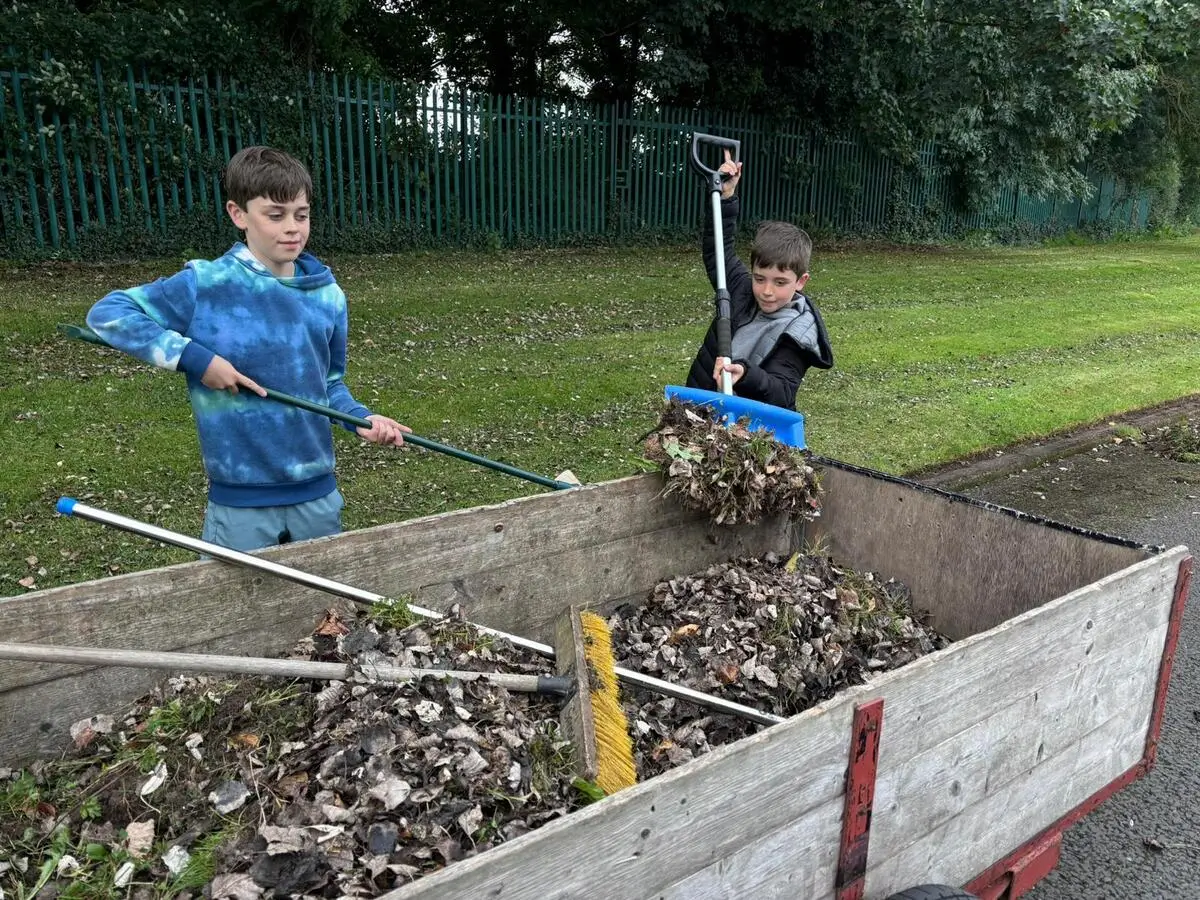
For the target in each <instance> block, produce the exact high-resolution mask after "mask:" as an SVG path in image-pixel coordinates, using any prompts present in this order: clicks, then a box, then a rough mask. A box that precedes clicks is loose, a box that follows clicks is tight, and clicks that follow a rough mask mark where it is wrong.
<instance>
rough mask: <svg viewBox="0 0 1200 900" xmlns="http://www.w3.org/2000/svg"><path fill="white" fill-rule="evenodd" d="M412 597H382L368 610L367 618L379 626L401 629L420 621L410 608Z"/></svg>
mask: <svg viewBox="0 0 1200 900" xmlns="http://www.w3.org/2000/svg"><path fill="white" fill-rule="evenodd" d="M411 599H412V598H410V597H382V598H380V599H379V600H376V601H375V602H374V603H372V604H371V608H370V609H369V610H367V620H368V621H369V622H371V623H372V624H374V625H375V626H377V627H378V628H385V629H390V630H392V631H400V630H402V629H404V628H407V627H408V626H409V625H415V624H416V623H417V621H418V619H417V617H416V616H415V615H413V612H412V610H410V609H409V608H408V604H409V601H410V600H411Z"/></svg>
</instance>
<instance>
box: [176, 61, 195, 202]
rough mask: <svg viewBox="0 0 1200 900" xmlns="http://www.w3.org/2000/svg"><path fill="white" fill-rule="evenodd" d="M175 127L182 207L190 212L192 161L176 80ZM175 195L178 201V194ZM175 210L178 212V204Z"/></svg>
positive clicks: (181, 98)
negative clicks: (181, 183) (181, 176)
mask: <svg viewBox="0 0 1200 900" xmlns="http://www.w3.org/2000/svg"><path fill="white" fill-rule="evenodd" d="M175 127H176V128H177V129H178V130H179V161H180V164H181V165H182V166H183V205H184V209H186V210H187V211H188V212H191V211H192V207H193V206H194V205H195V199H194V198H193V197H192V161H191V159H190V158H189V156H190V154H189V152H188V141H187V137H186V134H187V131H186V127H185V126H184V123H183V97H182V95H181V92H180V84H179V81H178V80H176V82H175ZM175 197H176V200H177V201H178V194H176V195H175ZM175 211H176V212H179V207H178V206H176V208H175Z"/></svg>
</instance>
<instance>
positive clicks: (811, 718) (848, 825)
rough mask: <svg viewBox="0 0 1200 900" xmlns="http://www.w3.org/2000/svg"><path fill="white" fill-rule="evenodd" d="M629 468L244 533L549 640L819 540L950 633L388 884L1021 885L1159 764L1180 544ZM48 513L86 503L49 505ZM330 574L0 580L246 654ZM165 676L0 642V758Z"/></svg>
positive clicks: (228, 571)
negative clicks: (517, 833) (27, 656)
mask: <svg viewBox="0 0 1200 900" xmlns="http://www.w3.org/2000/svg"><path fill="white" fill-rule="evenodd" d="M660 487H661V482H660V480H659V479H658V477H657V476H651V475H646V476H637V477H632V478H626V479H621V480H618V481H612V482H607V483H603V484H597V485H589V486H585V487H581V488H578V489H574V490H569V491H561V492H556V493H553V494H545V495H540V496H532V497H527V498H522V499H519V500H513V501H510V502H507V503H503V504H499V505H495V506H486V507H477V508H474V509H468V510H461V511H457V512H450V513H445V514H442V515H437V516H431V517H427V518H422V519H416V520H412V521H408V522H401V523H396V524H391V525H384V526H380V527H377V528H371V529H367V530H363V531H357V532H353V533H349V534H345V535H342V536H339V537H336V538H328V539H323V540H320V541H313V542H308V543H304V544H297V545H289V546H284V547H280V548H274V549H272V550H270V551H263V552H262V553H261V554H259V555H261V556H263V557H264V558H268V559H272V560H275V561H278V562H281V563H284V564H286V565H289V566H294V567H296V568H299V569H303V570H305V571H308V572H313V573H316V574H319V575H324V576H326V577H328V578H331V579H335V580H337V581H340V582H345V583H348V584H352V585H356V586H359V587H362V588H365V589H368V590H370V591H375V592H378V593H381V594H385V595H389V596H396V595H401V594H410V595H412V596H413V597H414V602H416V603H417V604H419V605H421V606H424V607H432V608H434V609H446V608H448V607H449V606H450V604H452V603H456V602H457V603H461V604H463V605H464V606H465V607H466V609H467V610H468V611H469V615H470V618H471V619H472V620H473V621H477V622H480V623H482V624H487V625H491V626H493V627H497V628H500V629H502V630H505V631H508V632H512V633H516V634H521V635H524V636H526V637H531V638H535V639H539V640H543V641H546V640H552V628H553V622H554V619H555V617H556V616H557V615H558V614H559V613H560V611H561V610H562V609H563V608H564V606H565V605H566V604H567V603H575V604H582V605H590V606H592V607H594V608H597V609H600V610H606V609H611V608H612V607H613V606H614V605H615V604H618V603H621V602H624V601H628V600H631V599H633V600H642V599H644V597H645V596H646V594H647V593H648V591H649V590H650V589H651V588H652V587H653V586H654V585H655V583H657V582H658V581H660V580H662V579H663V578H665V577H668V576H672V575H677V574H681V573H688V572H694V571H697V570H699V569H701V568H703V567H705V566H707V565H709V564H711V563H714V562H719V561H725V560H727V559H730V558H731V557H734V556H738V555H761V554H763V553H765V552H767V551H771V550H774V551H777V552H781V553H787V552H789V551H790V550H792V549H794V548H797V547H799V546H800V545H801V544H802V543H803V542H809V541H823V542H824V545H825V546H826V547H827V548H828V551H829V553H830V554H831V555H833V556H834V557H835V558H836V559H837V560H839V561H841V562H842V563H844V564H847V565H850V566H853V567H855V568H859V569H867V570H872V571H875V572H878V573H880V574H882V575H884V576H885V577H894V578H896V579H898V580H900V581H903V582H905V583H906V584H907V585H908V586H909V587H910V588H911V590H912V594H913V597H914V599H915V602H916V604H917V605H918V607H920V608H922V609H923V610H925V611H927V612H928V613H930V614H931V615H932V616H933V618H934V620H935V622H936V624H937V625H938V627H939V628H940V629H941V630H943V631H944V632H946V633H947V634H949V635H950V636H951V637H952V638H953V639H954V643H953V644H951V645H950V646H949V647H948V648H946V649H945V650H942V651H940V652H938V653H935V654H933V655H931V656H928V657H925V658H922V659H920V660H918V661H916V662H914V663H912V664H910V665H908V666H906V667H904V668H902V669H899V670H897V671H894V672H890V673H887V674H884V675H882V676H880V677H878V678H877V679H875V680H874V681H872V682H871V683H870V684H868V685H864V686H861V687H857V688H853V689H851V690H849V691H847V692H845V693H844V694H842V695H839V696H838V697H836V698H834V699H832V700H830V701H828V702H826V703H824V704H822V705H820V706H819V707H816V708H814V709H811V710H809V711H807V712H805V713H804V714H802V715H799V716H796V717H794V718H792V719H789V720H788V721H786V722H784V723H783V724H779V725H775V726H773V727H770V728H767V729H765V730H763V731H761V732H760V733H758V734H756V735H754V736H752V737H749V738H746V739H744V740H742V741H739V742H738V743H735V744H731V745H728V746H725V747H722V748H720V749H718V750H716V751H714V752H712V753H710V754H708V755H706V756H703V757H701V758H699V759H696V760H695V761H693V762H690V763H688V764H687V765H684V766H682V767H680V768H678V769H675V770H673V771H671V772H669V773H667V774H664V775H661V776H658V777H656V778H653V779H651V780H649V781H647V782H644V783H642V784H639V785H637V786H636V787H634V788H631V789H628V790H626V791H623V792H621V793H619V794H617V795H615V796H612V797H609V798H607V799H606V800H604V801H602V802H600V803H597V804H594V805H592V806H589V807H587V808H585V809H583V810H580V811H578V812H576V813H573V814H571V815H570V816H568V817H566V818H564V819H561V820H558V821H555V822H552V823H550V824H548V825H546V826H544V827H543V828H540V829H538V830H537V831H534V832H532V833H530V834H527V835H525V836H523V837H521V838H519V839H516V840H513V841H511V842H510V843H508V844H505V845H504V846H501V847H499V848H496V849H493V850H490V851H488V852H486V853H483V854H480V855H479V856H477V857H473V858H471V859H468V860H465V861H462V862H459V863H456V864H454V865H452V866H450V867H448V868H447V869H445V870H443V871H441V872H439V873H437V874H435V875H431V876H428V877H425V878H423V879H420V880H418V881H416V882H414V883H412V884H410V885H408V886H406V887H404V888H402V889H399V890H396V891H393V892H392V893H390V894H388V895H387V896H388V897H389V898H393V900H401V898H405V900H410V898H438V900H450V898H463V900H468V898H469V900H476V898H486V897H498V898H503V900H516V898H531V900H551V898H581V897H593V896H604V897H605V898H606V900H619V898H629V900H646V898H652V897H653V898H679V900H699V898H745V897H754V898H768V897H780V898H784V897H786V898H796V900H822V898H829V897H833V898H838V900H845V898H858V897H869V898H885V897H888V896H889V895H891V894H892V893H894V892H897V891H900V890H902V889H905V888H909V887H911V886H913V885H917V884H922V883H928V882H938V883H943V884H950V885H963V886H966V888H967V889H968V890H970V891H971V892H972V893H974V894H976V895H978V896H980V897H983V898H989V900H991V898H997V897H1016V896H1019V895H1020V894H1021V893H1022V892H1023V891H1025V890H1026V889H1028V887H1029V886H1030V885H1031V884H1032V883H1034V882H1035V881H1037V880H1038V879H1039V878H1040V877H1041V876H1043V875H1044V874H1046V872H1048V871H1049V870H1050V868H1052V867H1053V865H1054V863H1055V861H1056V860H1057V856H1058V848H1059V841H1060V837H1061V834H1062V832H1063V830H1064V829H1065V828H1066V827H1068V826H1069V825H1070V824H1071V823H1073V822H1074V821H1076V820H1077V819H1078V818H1079V817H1081V816H1083V815H1085V814H1086V813H1087V811H1088V810H1090V809H1091V808H1093V807H1094V806H1095V805H1096V804H1098V803H1099V802H1101V801H1102V800H1103V799H1104V798H1105V797H1106V796H1107V795H1109V794H1111V793H1113V792H1114V791H1116V790H1118V789H1120V788H1121V787H1122V786H1124V785H1125V784H1127V783H1129V782H1130V781H1132V780H1133V779H1135V778H1137V777H1139V776H1140V775H1142V774H1144V773H1145V772H1146V771H1147V769H1148V768H1149V767H1150V766H1151V765H1153V763H1154V758H1155V750H1156V745H1157V739H1158V734H1159V728H1160V724H1161V721H1162V715H1163V708H1164V704H1165V700H1166V691H1167V683H1168V679H1169V677H1170V671H1171V660H1172V656H1173V653H1174V649H1175V643H1176V638H1177V635H1178V633H1179V625H1180V619H1181V616H1182V612H1183V604H1184V600H1185V597H1186V595H1187V588H1188V580H1189V577H1190V571H1191V556H1190V553H1189V551H1188V549H1187V548H1186V547H1182V546H1180V547H1174V548H1170V549H1164V548H1158V547H1147V546H1142V545H1139V544H1135V543H1133V542H1130V541H1125V540H1121V539H1118V538H1113V537H1109V536H1104V535H1099V534H1094V533H1089V532H1087V531H1084V530H1082V529H1077V528H1072V527H1068V526H1063V525H1060V524H1056V523H1052V522H1048V521H1045V520H1041V519H1038V518H1035V517H1032V516H1029V515H1025V514H1023V513H1020V512H1016V511H1013V510H1007V509H1003V508H999V507H996V506H992V505H989V504H985V503H981V502H977V501H974V500H971V499H968V498H966V497H963V496H960V495H957V494H952V493H947V492H944V491H939V490H935V489H931V488H927V487H924V486H921V485H919V484H916V483H913V482H908V481H905V480H902V479H898V478H893V477H890V476H886V475H882V474H880V473H877V472H872V471H869V470H863V469H857V468H854V467H851V466H846V465H843V464H840V463H836V462H830V463H829V464H828V465H827V466H826V467H825V487H826V496H825V505H824V510H823V513H822V515H821V517H820V518H819V519H818V520H816V521H815V522H812V523H808V524H805V525H803V526H793V525H789V524H788V523H786V522H783V521H771V522H767V523H765V524H760V525H757V526H752V527H738V528H733V529H730V528H722V527H716V526H713V525H711V523H709V522H707V521H705V520H703V519H701V518H700V517H697V516H696V515H694V514H691V513H688V512H686V511H684V510H682V509H681V508H679V507H678V506H677V505H675V504H674V503H673V502H670V501H665V500H663V499H662V498H661V497H660V496H659V492H660ZM63 527H64V528H76V529H89V528H98V527H101V526H99V525H95V524H90V523H78V524H71V523H64V525H63ZM330 602H331V598H330V597H329V596H328V595H326V594H322V593H319V592H317V591H314V590H311V589H309V588H304V587H298V586H297V585H295V584H293V583H289V582H285V581H281V580H278V579H275V578H272V577H270V576H266V575H263V574H261V573H259V572H257V571H253V570H249V569H245V568H238V567H235V566H232V565H228V564H226V563H222V562H218V561H212V560H209V561H199V562H194V563H186V564H182V565H176V566H170V567H167V568H163V569H158V570H153V571H147V572H138V573H134V574H130V575H123V576H119V577H112V578H105V579H102V580H99V581H92V582H88V583H84V584H76V585H71V586H67V587H61V588H54V589H50V590H43V591H37V592H33V593H30V594H26V595H24V596H20V597H12V598H8V599H5V600H0V612H2V613H3V621H4V622H5V625H6V629H7V633H8V635H9V637H7V638H6V639H7V640H9V641H27V642H30V643H60V644H81V645H92V646H103V647H113V648H130V649H152V650H176V651H186V652H220V653H245V654H254V655H263V654H269V653H273V652H278V651H282V650H285V649H287V648H288V647H290V646H291V645H292V644H293V643H294V642H295V640H296V639H297V638H299V637H301V636H303V635H304V634H306V633H307V632H308V631H309V630H310V629H311V627H312V625H313V623H314V617H315V616H316V615H317V614H318V613H319V612H320V611H321V610H322V609H324V608H325V607H327V606H328V605H330ZM157 677H159V676H158V675H156V674H155V673H153V672H149V671H146V670H135V669H116V668H93V669H90V670H85V669H80V668H79V667H75V666H71V667H68V666H59V665H46V664H31V663H14V662H0V764H6V765H15V764H20V763H23V762H26V761H28V760H30V759H31V758H33V757H36V756H39V755H52V754H56V753H59V752H61V751H62V749H63V748H64V746H66V744H67V741H68V737H67V730H68V727H69V726H70V724H71V723H73V722H75V721H77V720H79V719H81V718H84V717H85V716H88V715H91V714H94V713H98V712H105V711H107V712H113V713H115V712H119V711H121V710H122V708H123V707H124V706H125V705H126V704H127V703H128V702H129V701H131V700H133V699H134V698H135V697H137V696H138V695H140V694H141V693H143V692H145V691H146V690H147V689H149V688H150V686H151V685H152V683H153V682H154V680H155V679H156V678H157Z"/></svg>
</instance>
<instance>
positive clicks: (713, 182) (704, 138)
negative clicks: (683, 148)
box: [691, 131, 742, 191]
mask: <svg viewBox="0 0 1200 900" xmlns="http://www.w3.org/2000/svg"><path fill="white" fill-rule="evenodd" d="M701 144H708V145H709V146H712V147H720V148H721V149H723V150H728V151H729V152H730V155H731V156H733V161H734V162H738V161H739V160H740V159H741V158H742V142H741V141H738V140H734V139H733V138H723V137H718V136H717V135H715V134H704V133H703V132H700V131H697V132H695V133H694V134H692V159H691V164H692V168H693V169H695V170H696V172H698V173H699V174H700V175H703V176H704V180H705V182H706V183H707V185H708V188H709V190H713V191H720V190H721V182H722V181H724V180H725V178H727V177H728V176H726V175H724V174H723V173H722V172H721V171H720V170H719V169H713V168H710V167H709V166H706V165H705V164H704V161H703V160H702V159H700V145H701Z"/></svg>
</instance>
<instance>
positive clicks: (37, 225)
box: [12, 72, 58, 247]
mask: <svg viewBox="0 0 1200 900" xmlns="http://www.w3.org/2000/svg"><path fill="white" fill-rule="evenodd" d="M12 85H13V106H14V107H15V109H16V122H17V132H18V134H19V135H20V137H21V156H22V158H23V161H24V163H25V188H26V190H27V191H28V192H29V214H30V216H31V218H32V219H33V235H34V238H35V239H36V240H37V245H38V246H39V247H45V246H46V233H45V231H44V229H43V228H42V211H41V206H40V204H39V203H38V195H37V182H36V181H35V180H34V177H33V157H32V154H30V152H29V130H28V125H29V120H27V119H26V118H25V103H24V101H23V100H22V99H21V74H20V73H19V72H13V73H12ZM39 130H40V129H39ZM51 221H52V222H53V221H54V219H53V217H51ZM54 227H55V229H56V230H57V228H58V226H57V224H56V225H55V226H54ZM54 246H55V247H57V246H58V244H57V242H55V244H54Z"/></svg>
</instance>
